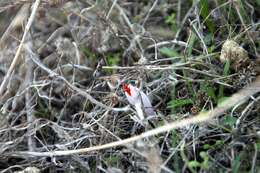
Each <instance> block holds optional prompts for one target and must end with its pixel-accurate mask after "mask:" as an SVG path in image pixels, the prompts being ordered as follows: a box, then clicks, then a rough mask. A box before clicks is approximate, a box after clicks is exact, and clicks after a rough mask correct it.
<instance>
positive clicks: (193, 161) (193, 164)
mask: <svg viewBox="0 0 260 173" xmlns="http://www.w3.org/2000/svg"><path fill="white" fill-rule="evenodd" d="M188 167H190V168H197V167H200V162H198V161H196V160H192V161H189V163H188Z"/></svg>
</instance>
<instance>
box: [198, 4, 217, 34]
mask: <svg viewBox="0 0 260 173" xmlns="http://www.w3.org/2000/svg"><path fill="white" fill-rule="evenodd" d="M200 15H201V16H202V17H203V19H206V21H205V23H206V26H207V27H208V28H209V31H210V32H211V33H213V32H214V25H213V22H212V20H210V19H209V17H208V16H209V4H208V0H200Z"/></svg>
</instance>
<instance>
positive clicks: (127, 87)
mask: <svg viewBox="0 0 260 173" xmlns="http://www.w3.org/2000/svg"><path fill="white" fill-rule="evenodd" d="M122 88H123V91H124V92H126V93H127V94H128V95H129V96H131V95H132V94H131V91H130V87H129V86H128V85H127V84H123V87H122Z"/></svg>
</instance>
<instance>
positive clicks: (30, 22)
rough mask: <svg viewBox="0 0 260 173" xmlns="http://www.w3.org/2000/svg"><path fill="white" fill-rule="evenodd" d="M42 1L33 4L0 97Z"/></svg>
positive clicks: (38, 0)
mask: <svg viewBox="0 0 260 173" xmlns="http://www.w3.org/2000/svg"><path fill="white" fill-rule="evenodd" d="M40 2H41V0H36V2H35V3H34V5H33V10H32V13H31V16H30V18H29V20H28V23H27V25H26V27H25V30H24V33H23V37H22V40H21V43H20V45H19V47H18V49H17V51H16V54H15V57H14V59H13V61H12V63H11V65H10V67H9V69H8V71H7V73H6V75H5V77H4V80H3V82H2V83H1V86H0V97H1V96H2V94H3V92H4V90H5V88H6V85H7V83H8V81H9V79H10V76H11V74H12V72H13V71H14V68H15V66H16V64H17V62H18V60H19V57H20V53H21V50H22V47H23V44H24V42H25V39H26V36H27V34H28V32H29V30H30V27H31V25H32V23H33V20H34V18H35V15H36V11H37V9H38V7H39V5H40Z"/></svg>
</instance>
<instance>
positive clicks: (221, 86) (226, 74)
mask: <svg viewBox="0 0 260 173" xmlns="http://www.w3.org/2000/svg"><path fill="white" fill-rule="evenodd" d="M229 69H230V61H226V63H225V66H224V70H223V76H224V77H225V76H228V74H229ZM223 96H224V85H220V87H219V92H218V97H219V98H220V97H223Z"/></svg>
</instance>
